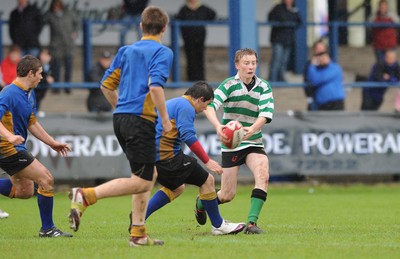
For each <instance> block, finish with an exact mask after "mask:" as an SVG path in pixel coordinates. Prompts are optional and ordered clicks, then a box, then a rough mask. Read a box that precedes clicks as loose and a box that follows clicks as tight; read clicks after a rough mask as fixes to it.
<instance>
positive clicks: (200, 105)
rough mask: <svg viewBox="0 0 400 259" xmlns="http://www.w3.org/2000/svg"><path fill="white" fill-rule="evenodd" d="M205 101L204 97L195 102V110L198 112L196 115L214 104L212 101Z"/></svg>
mask: <svg viewBox="0 0 400 259" xmlns="http://www.w3.org/2000/svg"><path fill="white" fill-rule="evenodd" d="M203 100H204V98H203V97H200V98H197V99H196V100H194V109H195V110H196V113H201V112H203V111H204V110H205V109H207V105H209V104H210V103H211V102H212V100H208V101H205V102H204V101H203Z"/></svg>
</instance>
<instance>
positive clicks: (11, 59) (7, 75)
mask: <svg viewBox="0 0 400 259" xmlns="http://www.w3.org/2000/svg"><path fill="white" fill-rule="evenodd" d="M20 59H21V49H20V48H19V47H17V46H12V47H11V48H10V51H9V52H8V54H7V56H6V57H5V58H4V60H3V61H2V62H1V65H0V67H1V74H2V82H1V85H2V87H4V86H6V85H8V84H11V83H12V82H13V81H14V79H15V78H16V77H17V64H18V62H19V60H20Z"/></svg>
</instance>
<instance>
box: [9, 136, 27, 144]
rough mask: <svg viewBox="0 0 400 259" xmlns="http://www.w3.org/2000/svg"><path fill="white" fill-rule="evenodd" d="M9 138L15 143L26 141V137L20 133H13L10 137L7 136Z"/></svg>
mask: <svg viewBox="0 0 400 259" xmlns="http://www.w3.org/2000/svg"><path fill="white" fill-rule="evenodd" d="M7 140H8V142H10V143H11V144H13V145H19V144H22V143H24V141H25V139H24V138H23V137H21V136H20V135H11V136H10V137H8V138H7Z"/></svg>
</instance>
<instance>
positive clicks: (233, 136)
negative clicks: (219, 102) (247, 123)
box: [223, 121, 245, 149]
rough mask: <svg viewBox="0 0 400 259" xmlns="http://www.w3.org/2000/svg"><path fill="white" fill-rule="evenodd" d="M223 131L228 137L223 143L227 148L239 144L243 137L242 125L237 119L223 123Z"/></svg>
mask: <svg viewBox="0 0 400 259" xmlns="http://www.w3.org/2000/svg"><path fill="white" fill-rule="evenodd" d="M223 133H224V134H225V136H226V137H227V138H228V141H227V142H225V143H224V145H225V146H226V147H227V148H230V149H233V148H236V147H237V146H239V145H240V143H241V142H242V140H243V137H244V133H245V132H244V130H243V126H242V124H241V123H240V122H238V121H230V122H228V124H226V125H225V128H224V129H223Z"/></svg>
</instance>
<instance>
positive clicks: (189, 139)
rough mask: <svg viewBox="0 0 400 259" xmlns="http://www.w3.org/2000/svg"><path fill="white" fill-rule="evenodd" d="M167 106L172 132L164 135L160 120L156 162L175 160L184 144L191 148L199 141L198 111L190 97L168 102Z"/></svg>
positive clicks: (158, 123) (157, 127)
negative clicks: (196, 127) (197, 134)
mask: <svg viewBox="0 0 400 259" xmlns="http://www.w3.org/2000/svg"><path fill="white" fill-rule="evenodd" d="M166 105H167V110H168V115H169V119H170V121H171V124H172V130H171V131H170V132H168V133H167V134H164V135H163V133H162V130H163V128H162V124H161V120H158V122H157V126H156V131H157V132H156V149H157V157H156V161H159V160H167V159H170V158H173V157H174V156H175V155H177V154H178V153H179V151H180V150H181V144H182V142H185V144H186V145H187V146H191V145H192V144H193V143H195V142H196V141H197V137H196V130H195V128H194V120H195V119H196V110H195V109H194V106H193V103H192V101H191V99H190V96H186V95H184V96H181V97H177V98H174V99H171V100H168V101H167V103H166Z"/></svg>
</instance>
